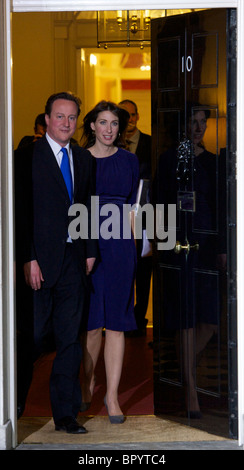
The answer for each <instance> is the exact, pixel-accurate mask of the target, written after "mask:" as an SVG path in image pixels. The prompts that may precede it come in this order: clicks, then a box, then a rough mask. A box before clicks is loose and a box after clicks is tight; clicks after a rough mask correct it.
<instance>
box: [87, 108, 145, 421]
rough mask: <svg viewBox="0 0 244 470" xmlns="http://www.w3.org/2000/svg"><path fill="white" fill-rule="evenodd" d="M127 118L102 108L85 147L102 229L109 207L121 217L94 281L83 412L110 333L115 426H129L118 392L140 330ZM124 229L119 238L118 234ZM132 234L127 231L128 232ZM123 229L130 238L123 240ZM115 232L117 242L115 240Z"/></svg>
mask: <svg viewBox="0 0 244 470" xmlns="http://www.w3.org/2000/svg"><path fill="white" fill-rule="evenodd" d="M128 118H129V115H128V113H127V112H126V111H125V110H123V109H121V108H120V107H119V106H117V105H116V104H115V103H112V102H109V101H101V102H100V103H98V104H97V105H96V106H95V107H94V108H93V109H92V110H91V111H90V112H89V113H88V114H87V115H86V116H85V118H84V136H85V138H86V141H87V144H86V147H87V148H88V149H89V151H90V153H91V155H92V156H93V158H94V161H95V165H96V195H97V196H99V214H100V219H99V229H102V225H104V224H105V225H106V222H107V219H108V216H106V215H102V211H103V208H104V207H105V206H106V204H107V205H108V204H113V205H114V207H116V209H117V211H118V212H116V216H115V217H114V219H113V223H112V227H111V228H110V230H111V229H112V232H111V233H109V234H108V237H107V236H103V234H102V232H101V230H99V232H100V234H99V250H100V254H99V259H97V260H96V263H95V266H94V269H93V272H92V274H91V277H90V284H91V285H90V297H89V311H88V320H87V324H86V325H85V326H84V328H85V330H86V331H85V332H84V333H83V335H82V343H83V354H84V360H83V366H84V367H83V368H84V378H83V382H82V396H83V400H84V402H83V406H82V408H81V411H86V410H87V409H88V408H89V406H90V403H91V399H92V396H93V393H94V387H95V367H96V363H97V360H98V356H99V352H100V348H101V340H102V331H103V328H105V330H106V331H105V347H104V361H105V369H106V379H107V391H106V395H105V398H104V403H105V406H106V408H107V411H108V415H109V419H110V422H111V423H112V424H119V423H123V422H124V419H125V417H124V415H123V413H122V411H121V408H120V405H119V401H118V387H119V382H120V377H121V371H122V366H123V357H124V347H125V338H124V332H125V331H130V330H133V329H135V328H136V321H135V318H134V280H135V272H136V248H135V241H134V237H133V233H132V230H131V227H130V221H129V217H128V220H127V224H128V225H127V226H126V227H125V226H124V225H123V222H124V223H125V221H124V219H123V206H124V205H125V204H130V205H131V206H132V205H133V204H134V203H135V202H136V194H137V189H138V181H139V164H138V159H137V157H136V155H134V154H132V153H130V152H128V151H127V150H125V149H123V148H121V147H120V145H121V144H123V142H122V137H123V133H124V130H125V128H126V125H127V122H128ZM118 227H119V230H120V232H119V233H117V228H118ZM127 228H128V230H126V229H127ZM123 229H125V230H126V231H127V233H130V236H129V237H128V238H124V237H123ZM113 230H116V234H117V235H118V236H117V235H116V236H114V235H113Z"/></svg>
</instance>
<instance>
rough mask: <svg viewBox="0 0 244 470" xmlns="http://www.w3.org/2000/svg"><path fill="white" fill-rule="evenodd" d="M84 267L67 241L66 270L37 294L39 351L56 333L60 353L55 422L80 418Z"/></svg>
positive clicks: (53, 380) (53, 382) (53, 385)
mask: <svg viewBox="0 0 244 470" xmlns="http://www.w3.org/2000/svg"><path fill="white" fill-rule="evenodd" d="M82 276H83V273H82V272H81V267H80V266H79V265H78V263H77V260H76V258H75V252H74V247H73V245H72V244H69V243H67V244H66V252H65V257H64V262H63V267H62V271H61V273H60V276H59V279H58V281H57V282H56V284H55V286H53V287H52V288H42V289H40V290H39V291H35V293H34V339H35V345H36V347H37V351H38V353H41V351H42V350H45V342H46V339H47V338H48V337H50V334H53V336H54V342H55V347H56V356H55V358H54V361H53V367H52V372H51V377H50V399H51V406H52V412H53V419H54V422H57V421H58V420H60V419H62V418H64V417H65V416H72V417H74V418H76V416H77V414H78V412H79V409H80V405H81V390H80V382H79V372H80V363H81V355H82V352H81V344H80V340H79V329H80V324H81V318H82V310H83V303H84V296H85V286H84V279H83V277H82Z"/></svg>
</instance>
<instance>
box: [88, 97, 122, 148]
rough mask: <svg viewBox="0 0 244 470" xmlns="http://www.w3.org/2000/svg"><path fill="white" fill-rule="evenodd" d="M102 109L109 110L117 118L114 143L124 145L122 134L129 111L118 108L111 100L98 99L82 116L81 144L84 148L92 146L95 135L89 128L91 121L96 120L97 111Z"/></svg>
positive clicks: (119, 145)
mask: <svg viewBox="0 0 244 470" xmlns="http://www.w3.org/2000/svg"><path fill="white" fill-rule="evenodd" d="M103 111H111V113H113V114H114V115H115V116H116V117H117V118H118V119H119V131H118V135H117V137H116V139H115V141H114V145H117V146H118V147H124V146H125V139H124V134H125V130H126V127H127V125H128V121H129V119H130V115H129V113H128V112H127V111H126V110H125V109H122V108H120V107H119V106H118V105H117V104H115V103H113V102H112V101H105V100H102V101H99V103H97V104H96V106H94V108H92V109H91V111H89V112H88V113H87V114H86V116H85V117H84V121H83V134H82V146H83V147H85V148H89V147H92V145H94V143H95V140H96V137H95V135H94V131H93V130H92V129H91V123H92V122H96V120H97V117H98V115H99V113H101V112H103Z"/></svg>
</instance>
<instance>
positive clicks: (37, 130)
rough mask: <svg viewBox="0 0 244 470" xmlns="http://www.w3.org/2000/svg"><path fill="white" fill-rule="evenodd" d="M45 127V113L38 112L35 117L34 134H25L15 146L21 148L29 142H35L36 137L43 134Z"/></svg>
mask: <svg viewBox="0 0 244 470" xmlns="http://www.w3.org/2000/svg"><path fill="white" fill-rule="evenodd" d="M46 128H47V125H46V121H45V113H41V114H38V116H37V117H36V119H35V125H34V135H26V136H24V137H22V139H21V140H20V142H19V145H18V147H17V148H21V147H24V146H26V145H28V144H31V143H32V142H36V141H37V140H38V139H40V138H41V137H43V136H44V135H45V132H46Z"/></svg>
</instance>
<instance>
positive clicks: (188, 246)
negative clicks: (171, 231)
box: [174, 241, 199, 255]
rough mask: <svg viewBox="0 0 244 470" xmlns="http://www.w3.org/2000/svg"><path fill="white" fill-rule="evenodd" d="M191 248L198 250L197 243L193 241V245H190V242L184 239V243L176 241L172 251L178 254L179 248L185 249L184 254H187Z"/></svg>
mask: <svg viewBox="0 0 244 470" xmlns="http://www.w3.org/2000/svg"><path fill="white" fill-rule="evenodd" d="M191 249H192V250H196V251H197V250H199V244H198V243H195V245H190V243H189V242H188V241H186V244H185V245H181V243H180V242H178V241H177V242H176V244H175V247H174V252H175V253H176V254H177V255H178V254H179V253H180V252H181V250H186V254H187V255H188V253H189V252H190V250H191Z"/></svg>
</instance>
